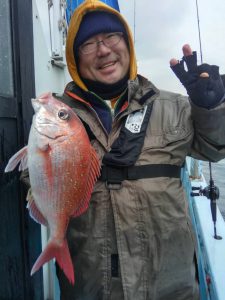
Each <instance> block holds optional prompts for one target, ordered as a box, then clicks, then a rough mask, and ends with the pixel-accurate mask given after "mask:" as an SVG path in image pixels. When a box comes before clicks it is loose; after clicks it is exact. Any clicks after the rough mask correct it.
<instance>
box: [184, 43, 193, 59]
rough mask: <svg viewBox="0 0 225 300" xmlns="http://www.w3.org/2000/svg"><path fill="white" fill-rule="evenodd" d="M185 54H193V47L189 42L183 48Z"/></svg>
mask: <svg viewBox="0 0 225 300" xmlns="http://www.w3.org/2000/svg"><path fill="white" fill-rule="evenodd" d="M182 50H183V54H184V56H189V55H192V49H191V47H190V45H189V44H185V45H184V46H183V48H182Z"/></svg>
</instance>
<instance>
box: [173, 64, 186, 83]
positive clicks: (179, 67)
mask: <svg viewBox="0 0 225 300" xmlns="http://www.w3.org/2000/svg"><path fill="white" fill-rule="evenodd" d="M174 62H175V61H174ZM172 63H173V62H172ZM170 67H171V69H172V70H173V72H174V73H175V75H176V76H177V77H178V78H179V79H180V81H181V83H183V84H184V83H185V82H186V81H187V80H188V74H187V72H186V71H185V70H184V63H183V61H180V62H178V63H176V64H175V65H171V66H170Z"/></svg>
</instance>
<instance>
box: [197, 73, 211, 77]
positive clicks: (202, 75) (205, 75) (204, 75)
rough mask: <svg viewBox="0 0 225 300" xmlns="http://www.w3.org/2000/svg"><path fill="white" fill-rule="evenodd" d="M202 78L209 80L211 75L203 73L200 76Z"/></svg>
mask: <svg viewBox="0 0 225 300" xmlns="http://www.w3.org/2000/svg"><path fill="white" fill-rule="evenodd" d="M199 76H200V77H201V78H209V73H206V72H203V73H201V74H200V75H199Z"/></svg>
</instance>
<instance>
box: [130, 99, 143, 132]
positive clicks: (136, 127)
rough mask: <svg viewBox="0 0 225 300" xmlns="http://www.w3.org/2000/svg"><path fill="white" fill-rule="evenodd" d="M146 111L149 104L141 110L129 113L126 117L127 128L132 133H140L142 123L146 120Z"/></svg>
mask: <svg viewBox="0 0 225 300" xmlns="http://www.w3.org/2000/svg"><path fill="white" fill-rule="evenodd" d="M146 111H147V105H146V106H145V107H144V108H142V109H141V110H138V111H135V112H133V113H131V114H129V115H128V117H127V119H126V123H125V128H126V129H127V130H129V131H130V132H132V133H139V132H140V131H141V125H142V123H143V121H144V118H145V114H146Z"/></svg>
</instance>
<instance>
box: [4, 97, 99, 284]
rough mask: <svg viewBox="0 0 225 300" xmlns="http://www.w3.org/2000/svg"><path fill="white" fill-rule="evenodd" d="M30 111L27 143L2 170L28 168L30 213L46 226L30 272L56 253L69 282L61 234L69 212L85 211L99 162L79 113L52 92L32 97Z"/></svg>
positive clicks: (68, 263)
mask: <svg viewBox="0 0 225 300" xmlns="http://www.w3.org/2000/svg"><path fill="white" fill-rule="evenodd" d="M32 105H33V108H34V111H35V114H34V116H33V122H32V126H31V130H30V134H29V141H28V145H27V146H26V147H24V148H22V149H21V150H20V151H18V152H17V153H16V154H15V155H14V156H13V157H12V158H11V159H10V160H9V162H8V165H7V166H6V169H5V171H6V172H9V171H12V170H13V169H15V167H16V166H17V165H18V164H20V165H19V170H24V169H26V168H28V170H29V177H30V183H31V190H32V197H30V198H29V201H28V209H29V212H30V215H31V216H32V217H33V218H34V219H35V220H36V221H37V222H39V223H41V224H43V225H46V226H48V227H49V229H50V238H49V241H48V244H47V246H46V248H45V249H44V250H43V252H42V253H41V255H40V256H39V258H38V259H37V261H36V262H35V264H34V266H33V268H32V270H31V274H33V273H35V272H36V271H37V270H38V269H39V268H40V267H41V266H42V265H43V264H44V263H46V262H48V261H49V260H51V259H52V258H55V259H56V261H57V262H58V264H59V266H60V267H61V268H62V270H63V271H64V273H65V275H66V276H67V278H68V280H69V281H70V282H71V283H74V281H75V276H74V271H73V264H72V260H71V257H70V253H69V248H68V244H67V240H66V231H67V226H68V223H69V220H70V218H73V217H77V216H79V215H81V214H82V213H84V212H85V211H86V210H87V208H88V205H89V201H90V198H91V193H92V191H93V186H94V184H95V182H96V180H97V177H98V176H99V174H100V162H99V159H98V156H97V154H96V152H95V150H94V148H93V147H92V146H91V144H90V141H89V138H88V135H87V133H86V131H85V129H84V126H83V124H82V122H81V121H80V119H79V118H78V117H77V116H76V114H75V113H74V112H73V110H72V109H71V108H70V107H68V106H67V105H66V104H64V103H62V102H61V101H59V100H56V99H55V98H54V97H53V96H52V94H50V93H48V94H44V95H42V96H41V97H39V98H37V99H32Z"/></svg>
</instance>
